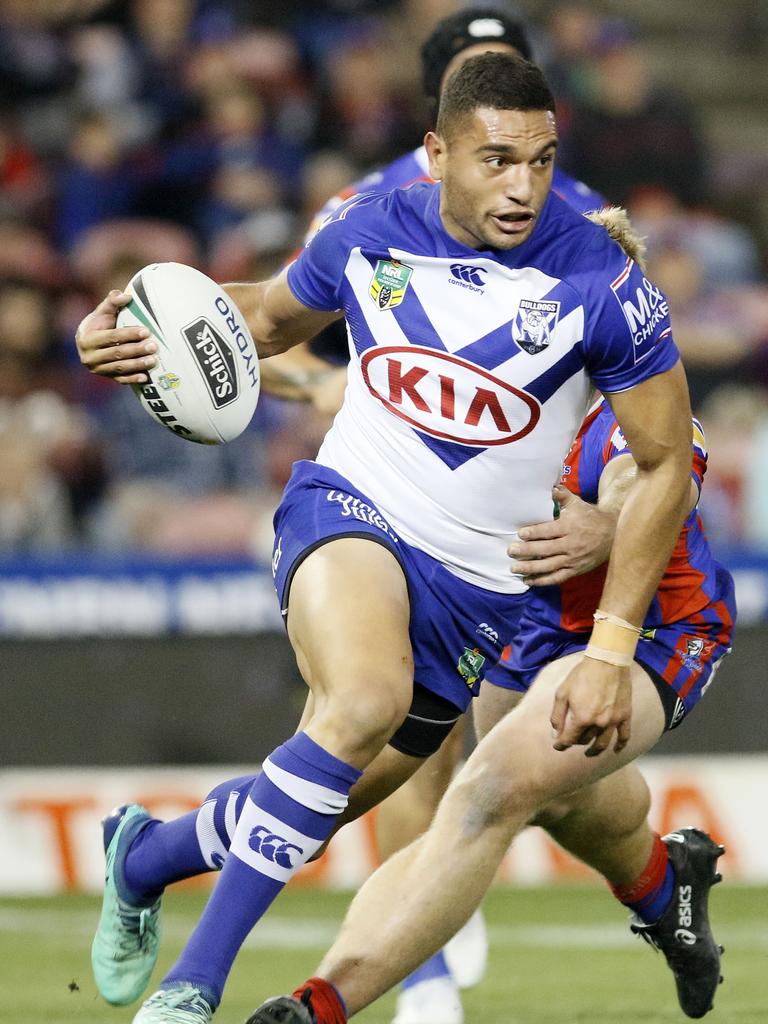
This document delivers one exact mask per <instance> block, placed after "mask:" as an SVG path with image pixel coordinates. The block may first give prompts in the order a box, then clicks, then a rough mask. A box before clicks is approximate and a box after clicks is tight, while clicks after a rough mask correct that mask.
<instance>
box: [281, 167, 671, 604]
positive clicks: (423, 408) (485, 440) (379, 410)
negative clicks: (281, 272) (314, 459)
mask: <svg viewBox="0 0 768 1024" xmlns="http://www.w3.org/2000/svg"><path fill="white" fill-rule="evenodd" d="M440 195H441V192H440V186H439V185H434V184H429V183H418V184H415V185H412V186H411V187H410V188H408V189H397V190H395V191H393V192H390V193H388V194H385V195H375V196H373V195H372V196H366V197H364V198H363V199H362V200H360V199H359V198H358V201H357V202H354V201H353V202H350V203H349V204H347V205H346V206H344V207H342V208H341V211H340V212H339V213H337V214H335V215H334V216H332V217H331V218H330V220H329V221H328V222H327V223H326V224H325V225H324V226H323V228H322V229H321V230H320V231H319V232H318V234H317V235H316V236H315V238H314V239H313V240H312V241H311V243H310V244H309V245H308V246H307V247H306V248H305V249H304V251H303V252H302V253H301V254H300V256H299V257H298V259H297V260H296V262H295V263H294V264H293V265H292V266H291V267H290V268H289V270H288V283H289V286H290V287H291V289H292V291H293V292H294V294H295V295H296V297H297V298H298V299H299V300H300V301H301V302H303V303H304V304H305V305H307V306H309V307H311V308H314V309H324V310H332V309H343V310H344V312H345V314H346V317H347V324H348V330H349V337H350V342H351V344H350V351H351V354H352V363H351V365H350V369H349V377H348V388H347V392H346V397H345V401H344V405H343V407H342V409H341V411H340V412H339V414H338V416H337V417H336V419H335V420H334V424H333V427H332V428H331V430H330V432H329V434H328V435H327V437H326V439H325V441H324V443H323V446H322V448H321V450H320V452H319V454H318V462H320V463H321V464H323V465H326V466H328V467H329V468H332V469H334V470H335V471H336V472H338V473H340V474H341V475H342V476H344V477H345V478H347V479H349V480H351V481H352V482H353V483H354V484H355V486H357V487H359V488H360V490H361V491H362V492H363V493H365V494H368V495H370V496H371V498H372V499H373V500H374V501H375V502H376V505H377V507H380V508H381V509H382V514H385V515H386V516H387V518H388V519H389V521H391V522H392V524H393V527H394V528H395V529H396V530H398V533H399V535H401V536H402V537H403V538H404V539H405V540H406V541H407V542H408V543H411V544H414V545H415V546H417V547H419V548H420V549H422V550H424V551H425V552H426V553H427V554H430V555H431V556H432V557H435V558H437V559H438V560H439V561H440V562H442V563H443V564H444V565H446V566H447V567H448V568H449V570H450V571H452V572H453V573H454V574H456V575H457V576H459V577H461V578H464V579H467V580H469V581H470V582H473V583H474V584H476V585H478V586H484V587H487V588H488V589H491V590H499V591H504V592H510V593H512V592H516V591H518V590H520V589H522V586H523V585H522V584H521V583H520V581H519V580H516V579H514V578H513V577H512V576H511V574H510V573H509V569H508V560H507V556H506V547H507V545H508V544H509V543H510V542H511V541H512V540H513V539H514V537H515V535H516V531H517V529H518V527H519V526H520V525H522V524H523V523H530V522H541V521H543V520H544V519H546V518H548V516H549V513H550V510H551V496H550V490H551V486H552V484H553V483H554V482H555V481H556V480H557V479H558V476H559V472H560V467H561V465H562V460H563V457H564V455H565V453H566V451H567V449H568V446H569V445H570V443H571V441H572V440H573V437H574V436H575V434H576V431H577V429H578V426H579V424H580V422H581V419H582V416H583V413H584V411H585V410H586V406H587V401H588V396H589V394H590V390H591V381H593V382H594V383H596V384H597V385H598V386H599V387H600V388H601V389H602V390H603V391H606V392H612V391H622V390H626V389H627V388H631V387H634V386H635V385H636V384H639V383H641V382H642V381H643V380H646V379H648V378H649V377H651V376H653V375H654V374H657V373H662V372H664V371H665V370H668V369H670V368H671V367H672V366H673V365H674V363H675V362H676V361H677V358H678V357H677V350H676V349H675V346H674V343H673V341H672V338H671V333H670V328H669V321H668V316H667V315H666V300H664V299H663V296H662V297H660V296H661V293H660V292H658V289H656V288H655V286H653V285H651V284H650V283H649V282H646V279H645V278H644V277H643V274H642V272H641V271H640V270H639V268H637V266H636V265H635V264H631V266H629V267H628V266H627V257H626V255H625V254H624V253H623V252H622V250H621V248H620V247H619V246H618V245H617V243H616V242H614V241H613V240H612V239H611V238H610V237H609V236H608V234H607V232H606V231H605V230H604V229H603V228H602V227H600V226H598V225H595V224H593V223H592V222H591V221H588V220H587V219H586V218H584V217H582V216H581V215H580V214H578V213H576V212H575V211H574V210H573V209H571V208H570V207H569V206H568V205H567V204H566V203H565V202H563V200H561V199H560V198H559V197H558V196H557V195H555V194H551V195H550V197H549V198H548V200H547V202H546V204H545V206H544V209H543V210H542V212H541V214H540V216H539V219H538V222H537V224H536V227H535V229H534V231H533V232H532V234H531V236H530V237H529V238H528V239H527V240H526V241H525V242H524V243H522V244H521V245H519V246H517V247H515V248H513V249H511V250H507V251H496V250H485V251H478V250H474V249H471V248H469V247H467V246H465V245H463V244H461V243H460V242H458V241H457V240H456V239H455V238H453V237H452V236H451V235H450V234H449V233H448V232H447V231H446V229H445V227H444V225H443V222H442V219H441V216H440ZM385 267H386V268H389V270H390V272H389V273H388V274H385V273H384V269H383V268H385ZM403 268H405V269H403ZM377 274H378V277H379V278H380V280H379V281H378V291H377V294H376V295H375V296H374V295H372V294H371V287H372V278H376V277H377ZM477 282H480V283H479V284H478V283H477ZM385 289H390V291H389V292H388V293H386V294H385V296H384V299H383V300H380V298H379V296H380V295H381V294H384V290H385ZM638 289H639V295H638ZM398 292H399V293H400V294H398V295H396V293H398ZM393 296H394V297H396V298H397V302H396V303H395V302H394V301H393ZM627 303H629V304H630V305H631V307H632V308H631V309H630V308H629V306H627V305H626V304H627ZM630 318H631V320H632V322H631V323H630ZM638 334H641V335H642V337H641V339H640V343H638V341H637V335H638Z"/></svg>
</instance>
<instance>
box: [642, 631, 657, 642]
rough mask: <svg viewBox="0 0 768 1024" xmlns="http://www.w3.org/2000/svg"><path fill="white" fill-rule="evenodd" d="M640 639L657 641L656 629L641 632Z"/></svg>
mask: <svg viewBox="0 0 768 1024" xmlns="http://www.w3.org/2000/svg"><path fill="white" fill-rule="evenodd" d="M640 639H641V640H655V639H656V630H655V628H654V629H641V630H640Z"/></svg>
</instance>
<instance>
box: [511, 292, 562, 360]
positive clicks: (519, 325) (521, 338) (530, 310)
mask: <svg viewBox="0 0 768 1024" xmlns="http://www.w3.org/2000/svg"><path fill="white" fill-rule="evenodd" d="M559 315H560V303H559V302H546V301H536V300H534V299H521V300H520V306H519V307H518V310H517V315H516V316H515V319H514V321H513V322H512V339H513V341H515V342H516V344H518V345H519V346H520V348H521V349H522V350H523V351H524V352H527V353H528V355H530V356H533V355H536V353H537V352H543V350H544V349H545V348H547V346H548V345H549V343H550V341H551V340H552V331H553V330H554V329H555V327H556V326H557V318H558V317H559Z"/></svg>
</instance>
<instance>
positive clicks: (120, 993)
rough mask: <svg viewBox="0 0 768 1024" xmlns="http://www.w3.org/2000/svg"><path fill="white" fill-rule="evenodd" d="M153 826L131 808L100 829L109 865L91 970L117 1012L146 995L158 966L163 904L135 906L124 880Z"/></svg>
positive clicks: (138, 809) (137, 808) (142, 812)
mask: <svg viewBox="0 0 768 1024" xmlns="http://www.w3.org/2000/svg"><path fill="white" fill-rule="evenodd" d="M152 820H153V819H152V818H151V816H150V814H149V812H148V811H147V810H146V809H145V808H144V807H140V806H139V805H138V804H126V805H125V806H124V807H118V808H116V809H115V810H114V811H112V813H111V814H109V815H108V816H107V817H106V818H105V819H104V820H103V821H102V823H101V824H102V828H103V830H104V852H105V854H106V859H107V863H106V869H105V874H104V901H103V903H102V906H101V918H100V920H99V927H98V929H97V931H96V935H95V937H94V940H93V946H92V947H91V965H92V967H93V977H94V980H95V981H96V988H97V989H98V990H99V992H100V993H101V995H102V996H103V997H104V998H105V999H106V1001H107V1002H108V1003H112V1004H113V1005H114V1006H127V1005H128V1003H132V1002H134V1001H135V1000H136V999H138V998H139V997H140V996H141V995H143V994H144V992H145V991H146V988H147V985H148V984H149V979H150V977H151V975H152V971H153V969H154V966H155V963H156V961H157V953H158V948H159V945H160V900H159V899H158V900H157V901H156V902H155V903H153V904H152V905H151V906H148V907H147V906H144V907H142V906H137V905H135V904H133V903H131V901H130V898H128V894H127V891H126V890H127V886H126V884H125V877H124V864H125V856H126V854H127V852H128V850H129V848H130V846H131V843H132V842H133V840H134V839H135V838H136V836H137V835H138V833H139V832H141V830H142V829H143V828H145V827H146V826H147V824H148V823H149V822H150V821H152Z"/></svg>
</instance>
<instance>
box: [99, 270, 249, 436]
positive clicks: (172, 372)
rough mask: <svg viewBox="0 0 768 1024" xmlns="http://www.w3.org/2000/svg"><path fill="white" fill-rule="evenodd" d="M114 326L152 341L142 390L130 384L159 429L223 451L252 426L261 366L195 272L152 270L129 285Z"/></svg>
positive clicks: (238, 322) (225, 307) (239, 320)
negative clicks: (151, 361) (143, 331)
mask: <svg viewBox="0 0 768 1024" xmlns="http://www.w3.org/2000/svg"><path fill="white" fill-rule="evenodd" d="M126 291H128V292H129V293H130V295H131V301H130V303H129V304H128V305H127V306H125V307H124V308H123V309H122V310H120V313H119V315H118V318H117V326H118V327H129V326H136V325H139V326H143V327H146V328H147V329H148V330H149V331H150V333H151V335H152V337H153V338H154V339H155V341H156V342H157V353H156V364H155V366H154V367H153V368H152V369H151V370H148V371H147V376H148V377H149V381H148V382H147V383H146V384H134V385H133V389H134V391H135V392H136V393H137V395H138V396H139V399H140V400H141V404H142V405H143V406H144V408H145V409H146V410H147V412H148V413H149V414H150V416H152V417H154V419H156V420H157V422H158V423H161V424H162V425H163V426H164V427H167V428H168V430H172V431H173V433H174V434H178V435H179V437H183V438H186V439H187V440H188V441H196V442H197V443H198V444H222V443H223V442H225V441H231V440H232V439H233V438H235V437H237V436H238V435H239V434H241V433H242V432H243V431H244V430H245V428H246V427H247V426H248V424H249V423H250V421H251V419H252V417H253V413H254V411H255V409H256V402H257V401H258V398H259V359H258V356H257V354H256V346H255V345H254V343H253V338H252V337H251V334H250V331H249V330H248V327H247V326H246V323H245V320H244V319H243V316H242V315H241V313H240V311H239V310H238V308H237V306H235V304H234V302H233V301H232V299H230V298H229V296H228V295H227V294H226V293H225V292H224V290H223V289H222V288H220V287H219V285H217V284H216V283H215V282H214V281H212V280H211V279H210V278H209V277H206V276H205V274H201V273H200V271H199V270H195V269H193V268H192V267H186V266H184V265H183V264H181V263H153V264H151V265H150V266H148V267H144V269H143V270H140V271H139V272H138V273H137V274H135V275H134V277H133V278H132V279H131V282H130V284H129V285H128V287H127V288H126Z"/></svg>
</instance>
